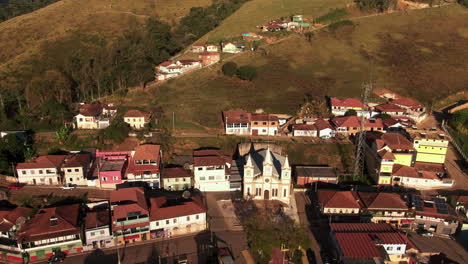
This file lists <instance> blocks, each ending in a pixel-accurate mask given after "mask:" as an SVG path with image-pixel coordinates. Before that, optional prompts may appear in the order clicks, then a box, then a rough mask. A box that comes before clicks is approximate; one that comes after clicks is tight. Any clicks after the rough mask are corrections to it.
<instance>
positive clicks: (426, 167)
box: [392, 162, 454, 189]
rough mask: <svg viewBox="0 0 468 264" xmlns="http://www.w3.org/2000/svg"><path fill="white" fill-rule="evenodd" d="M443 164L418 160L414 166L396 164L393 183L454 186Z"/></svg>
mask: <svg viewBox="0 0 468 264" xmlns="http://www.w3.org/2000/svg"><path fill="white" fill-rule="evenodd" d="M453 183H454V181H453V179H450V178H448V177H447V174H446V172H445V167H444V165H442V164H434V163H422V162H416V163H415V164H414V166H413V167H409V166H404V165H394V166H393V172H392V184H393V185H401V186H405V187H409V188H418V189H421V188H422V189H433V188H441V187H451V186H453Z"/></svg>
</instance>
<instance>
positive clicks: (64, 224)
mask: <svg viewBox="0 0 468 264" xmlns="http://www.w3.org/2000/svg"><path fill="white" fill-rule="evenodd" d="M81 211H82V210H81V205H80V204H72V205H64V206H58V207H51V208H43V209H40V210H39V211H38V212H37V214H36V215H34V217H33V218H31V219H30V220H28V221H26V223H25V224H24V225H23V226H22V227H21V229H20V230H19V232H18V233H17V241H18V245H19V247H20V249H21V251H22V253H23V256H24V259H25V261H40V260H42V261H44V260H47V259H48V258H50V257H51V256H52V255H53V253H54V252H55V251H62V252H64V253H65V254H72V253H79V252H81V251H82V250H83V243H82V239H81V224H82V223H81V222H82V220H81V219H82V213H81Z"/></svg>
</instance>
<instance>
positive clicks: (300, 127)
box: [292, 124, 316, 131]
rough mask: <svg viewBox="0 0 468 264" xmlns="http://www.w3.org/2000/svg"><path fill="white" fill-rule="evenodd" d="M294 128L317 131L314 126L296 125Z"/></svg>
mask: <svg viewBox="0 0 468 264" xmlns="http://www.w3.org/2000/svg"><path fill="white" fill-rule="evenodd" d="M292 128H293V130H306V131H316V127H315V126H314V125H306V124H294V125H293V126H292Z"/></svg>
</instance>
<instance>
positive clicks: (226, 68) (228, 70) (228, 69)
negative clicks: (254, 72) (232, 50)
mask: <svg viewBox="0 0 468 264" xmlns="http://www.w3.org/2000/svg"><path fill="white" fill-rule="evenodd" d="M221 70H222V71H223V74H224V75H226V76H229V77H232V76H234V75H235V74H236V72H237V64H236V63H235V62H232V61H229V62H226V63H224V65H223V67H222V69H221Z"/></svg>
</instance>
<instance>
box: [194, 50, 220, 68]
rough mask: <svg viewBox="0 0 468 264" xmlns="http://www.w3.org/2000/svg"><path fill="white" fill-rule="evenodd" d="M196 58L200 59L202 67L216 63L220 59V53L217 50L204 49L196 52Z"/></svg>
mask: <svg viewBox="0 0 468 264" xmlns="http://www.w3.org/2000/svg"><path fill="white" fill-rule="evenodd" d="M198 59H200V60H201V61H202V65H203V67H205V66H209V65H211V64H215V63H217V62H218V61H219V60H220V59H221V55H220V54H219V53H218V52H209V51H205V52H202V53H200V54H198Z"/></svg>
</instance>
